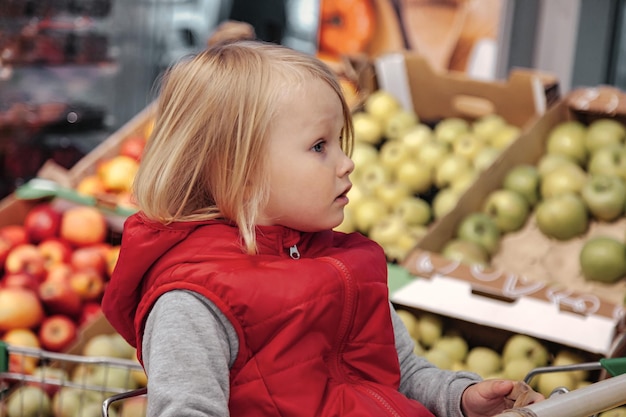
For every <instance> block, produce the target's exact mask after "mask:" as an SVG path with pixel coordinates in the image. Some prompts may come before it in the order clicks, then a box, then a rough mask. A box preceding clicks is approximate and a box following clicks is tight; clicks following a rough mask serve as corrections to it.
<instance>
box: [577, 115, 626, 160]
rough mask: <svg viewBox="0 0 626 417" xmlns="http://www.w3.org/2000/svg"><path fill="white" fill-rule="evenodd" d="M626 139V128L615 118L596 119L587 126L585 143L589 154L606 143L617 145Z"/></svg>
mask: <svg viewBox="0 0 626 417" xmlns="http://www.w3.org/2000/svg"><path fill="white" fill-rule="evenodd" d="M624 140H626V128H625V127H624V125H623V124H621V123H620V122H618V121H617V120H615V119H609V118H602V119H596V120H594V121H593V122H591V123H590V124H589V126H588V127H587V135H586V137H585V144H586V145H587V151H588V152H589V154H593V153H594V152H595V151H597V150H598V149H600V148H603V147H605V146H607V145H619V144H622V143H624Z"/></svg>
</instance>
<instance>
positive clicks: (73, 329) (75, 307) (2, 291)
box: [0, 200, 119, 373]
mask: <svg viewBox="0 0 626 417" xmlns="http://www.w3.org/2000/svg"><path fill="white" fill-rule="evenodd" d="M118 238H119V237H115V236H112V235H111V231H110V230H109V227H108V225H107V223H106V219H105V217H104V215H103V213H102V212H101V211H99V210H98V209H96V208H94V207H91V206H70V207H67V208H64V209H63V210H61V208H60V207H59V206H57V205H56V204H54V202H53V201H49V200H42V201H40V202H38V203H33V206H32V207H31V208H30V209H29V210H28V212H27V213H26V214H25V218H24V222H23V223H22V224H11V225H4V226H1V227H0V265H2V276H1V278H0V338H1V339H2V340H3V341H4V342H6V343H8V344H11V345H15V346H22V347H32V348H40V349H44V350H48V351H53V352H62V351H65V350H67V349H68V348H69V347H70V346H72V344H73V343H74V342H75V341H76V339H77V336H78V335H79V332H80V329H81V328H82V326H86V325H88V324H89V323H90V322H91V321H92V320H93V319H94V318H96V317H98V315H99V314H100V299H101V297H102V294H103V292H104V288H105V286H106V283H107V281H108V278H109V276H110V273H111V272H112V269H113V267H114V265H115V263H116V261H117V256H118V253H119V246H118V245H117V244H114V243H111V242H117V241H118V240H117V239H118ZM11 365H12V366H14V367H15V368H14V369H12V370H14V371H16V372H26V373H30V372H32V371H33V365H34V364H33V363H29V362H24V363H22V362H20V361H17V362H11Z"/></svg>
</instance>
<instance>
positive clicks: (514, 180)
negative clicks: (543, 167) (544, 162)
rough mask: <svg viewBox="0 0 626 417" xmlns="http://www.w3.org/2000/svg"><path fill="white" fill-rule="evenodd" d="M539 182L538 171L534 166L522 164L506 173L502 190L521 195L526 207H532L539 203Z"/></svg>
mask: <svg viewBox="0 0 626 417" xmlns="http://www.w3.org/2000/svg"><path fill="white" fill-rule="evenodd" d="M540 182H541V177H540V176H539V169H538V168H537V167H536V166H535V165H530V164H522V165H517V166H515V167H513V168H511V170H510V171H509V172H507V173H506V175H505V177H504V180H503V182H502V188H504V189H505V190H511V191H515V192H517V193H519V194H521V195H522V196H523V197H524V198H525V199H526V201H527V202H528V205H529V206H530V207H534V206H535V204H537V202H538V201H539V184H540Z"/></svg>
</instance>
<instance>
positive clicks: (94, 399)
mask: <svg viewBox="0 0 626 417" xmlns="http://www.w3.org/2000/svg"><path fill="white" fill-rule="evenodd" d="M80 354H81V355H82V356H84V357H104V358H115V359H122V360H124V361H125V362H123V363H121V364H120V365H117V366H114V365H113V364H112V362H110V361H109V362H107V363H86V362H85V363H81V362H78V363H73V362H72V363H70V362H66V363H57V364H53V365H51V364H46V363H38V364H36V365H35V368H34V370H33V376H34V377H36V378H37V377H41V381H37V382H27V383H23V384H20V385H19V386H15V387H13V389H12V390H11V391H10V392H9V393H8V395H7V396H6V401H4V400H5V399H3V401H2V403H3V404H5V405H6V409H5V410H4V414H3V412H2V411H1V410H0V416H6V417H22V416H49V417H73V416H76V417H79V416H80V417H89V416H94V417H100V416H101V415H102V414H101V413H102V402H103V401H104V399H105V398H107V397H109V396H111V395H113V394H115V393H116V392H114V391H112V390H113V389H121V390H124V391H130V390H133V389H136V388H140V387H145V386H146V384H147V378H146V374H145V373H144V371H143V369H142V368H141V366H140V365H139V362H138V361H137V356H136V351H135V349H134V348H133V347H132V346H130V345H129V344H128V343H127V342H126V341H125V340H124V339H123V338H122V337H121V336H120V335H119V334H117V333H112V334H100V335H96V336H93V337H91V338H90V339H88V340H87V341H86V342H85V344H84V345H83V348H82V350H81V352H80ZM28 359H33V360H35V359H34V358H28ZM44 378H45V381H44ZM70 383H72V384H75V385H72V386H70ZM0 398H2V397H0ZM109 411H110V413H109V415H112V416H114V417H140V416H145V415H146V397H145V396H139V397H133V398H132V399H129V400H125V401H121V402H117V403H114V404H113V407H112V408H110V409H109Z"/></svg>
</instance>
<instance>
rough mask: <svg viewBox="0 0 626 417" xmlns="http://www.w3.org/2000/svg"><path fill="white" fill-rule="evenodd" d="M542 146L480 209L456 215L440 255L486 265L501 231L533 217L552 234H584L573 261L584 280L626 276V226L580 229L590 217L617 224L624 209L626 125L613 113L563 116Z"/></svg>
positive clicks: (552, 236) (553, 236) (587, 225)
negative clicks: (594, 116)
mask: <svg viewBox="0 0 626 417" xmlns="http://www.w3.org/2000/svg"><path fill="white" fill-rule="evenodd" d="M545 146H546V148H545V153H544V154H543V155H542V156H541V157H540V159H539V160H538V162H537V164H521V165H517V166H515V167H513V168H512V169H511V170H510V171H509V172H508V173H507V174H506V176H505V177H504V180H503V183H502V186H501V187H500V188H499V189H496V190H494V191H491V192H490V193H489V194H488V195H487V197H486V199H485V201H484V202H483V205H482V210H481V211H477V212H472V213H469V214H467V215H466V216H465V217H464V218H463V219H462V220H461V222H460V224H459V225H458V227H457V230H456V235H455V236H454V238H453V239H452V240H450V241H449V242H448V243H447V244H446V246H445V247H444V248H443V250H442V253H443V255H444V256H447V257H448V258H451V259H456V260H462V261H466V262H467V263H473V264H476V263H477V264H483V265H488V264H489V260H490V258H491V257H492V256H493V255H494V254H495V253H496V252H497V251H498V250H499V247H500V242H501V239H502V237H503V235H505V234H508V233H514V232H517V231H519V230H521V229H522V228H524V226H525V225H526V224H527V223H528V221H529V220H532V221H533V226H534V225H536V227H537V228H538V230H539V231H540V232H541V233H542V234H543V236H545V237H546V238H548V239H550V240H554V241H557V242H565V241H568V240H572V239H580V238H583V239H585V241H584V244H583V246H582V249H581V251H580V253H579V254H578V260H579V266H580V270H581V273H582V275H583V276H584V278H585V279H587V280H588V281H596V282H602V283H608V284H612V283H615V282H617V281H620V280H622V279H624V278H625V277H626V234H624V231H623V230H622V231H621V232H620V234H619V236H617V235H616V234H615V233H611V234H608V233H595V234H593V235H589V236H587V237H585V235H586V233H587V232H588V231H589V229H590V227H591V224H592V222H596V223H598V224H606V225H612V224H615V225H617V223H618V222H619V221H620V219H623V218H624V215H625V214H626V127H625V126H624V125H622V124H621V123H620V122H618V121H616V120H615V119H610V118H601V119H597V120H595V121H593V122H591V123H590V124H589V125H585V124H583V123H582V122H580V121H577V120H567V121H563V122H560V123H558V124H557V125H555V126H554V127H553V128H552V129H551V130H550V132H549V134H548V137H547V138H546V140H545ZM614 229H615V230H618V231H619V230H621V229H620V228H619V226H616V227H615V228H614Z"/></svg>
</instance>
